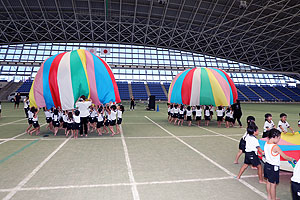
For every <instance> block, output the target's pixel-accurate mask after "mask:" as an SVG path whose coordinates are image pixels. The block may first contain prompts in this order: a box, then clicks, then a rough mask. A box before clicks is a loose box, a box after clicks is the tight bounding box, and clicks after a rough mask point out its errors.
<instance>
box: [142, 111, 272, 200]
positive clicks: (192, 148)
mask: <svg viewBox="0 0 300 200" xmlns="http://www.w3.org/2000/svg"><path fill="white" fill-rule="evenodd" d="M145 118H147V119H148V120H149V121H151V122H152V123H153V124H155V125H156V126H158V127H159V128H161V129H162V130H164V131H165V132H166V133H168V134H169V135H171V136H173V137H174V138H176V139H177V140H178V141H179V142H181V143H183V144H184V145H186V146H187V147H189V148H190V149H191V150H193V151H195V152H196V153H198V154H199V155H201V156H202V157H203V158H204V159H206V160H208V161H209V162H211V163H212V164H213V165H215V166H216V167H218V168H220V169H221V170H222V171H224V172H225V173H226V174H228V175H229V176H232V177H235V175H234V174H233V173H231V172H230V171H229V170H227V169H226V168H225V167H223V166H221V165H220V164H218V163H217V162H215V161H213V160H212V159H210V158H209V157H207V156H206V155H205V154H203V153H201V152H200V151H198V150H197V149H195V148H194V147H192V146H191V145H189V144H188V143H186V142H185V141H183V140H182V139H180V138H179V137H177V136H176V135H174V134H173V133H171V132H170V131H168V130H167V129H165V128H164V127H162V126H161V125H159V124H157V123H156V122H155V121H153V120H152V119H150V118H149V117H147V116H145ZM207 130H208V129H207ZM217 134H218V133H217ZM219 135H222V134H219ZM226 138H227V137H226ZM228 138H230V137H228ZM230 139H231V140H234V141H235V140H236V139H233V138H230ZM238 181H239V182H240V183H242V184H243V185H245V186H246V187H248V188H249V189H250V190H252V191H253V192H255V193H256V194H258V195H259V196H261V197H263V198H264V199H267V195H266V194H265V193H263V192H261V191H259V190H258V189H256V188H255V187H253V186H252V185H250V184H249V183H247V182H246V181H244V180H242V179H239V180H238Z"/></svg>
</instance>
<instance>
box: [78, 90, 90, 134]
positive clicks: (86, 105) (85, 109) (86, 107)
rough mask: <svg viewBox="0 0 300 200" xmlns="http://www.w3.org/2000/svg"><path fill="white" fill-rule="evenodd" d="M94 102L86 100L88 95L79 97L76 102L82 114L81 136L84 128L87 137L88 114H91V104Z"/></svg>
mask: <svg viewBox="0 0 300 200" xmlns="http://www.w3.org/2000/svg"><path fill="white" fill-rule="evenodd" d="M91 105H92V102H91V101H89V100H86V97H85V96H84V95H82V96H81V97H79V99H78V101H77V102H76V107H77V108H78V110H79V112H80V114H79V116H80V136H83V129H84V133H85V137H87V131H88V128H87V124H88V116H89V115H90V106H91Z"/></svg>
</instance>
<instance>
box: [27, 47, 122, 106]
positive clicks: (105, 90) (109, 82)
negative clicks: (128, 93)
mask: <svg viewBox="0 0 300 200" xmlns="http://www.w3.org/2000/svg"><path fill="white" fill-rule="evenodd" d="M81 95H85V96H86V97H88V98H90V99H91V100H92V101H93V103H94V104H96V105H99V104H100V103H102V104H105V103H109V102H116V103H119V102H121V100H120V95H119V90H118V86H117V84H116V81H115V78H114V75H113V73H112V71H111V69H110V67H109V66H108V64H107V63H106V62H105V61H104V60H102V59H101V58H99V57H98V56H96V55H94V54H92V53H90V52H89V51H86V50H83V49H78V50H75V51H71V52H65V53H60V54H57V55H54V56H51V57H49V58H48V59H46V60H45V61H44V62H43V63H42V65H41V67H40V69H39V70H38V72H37V74H36V77H35V79H34V82H33V84H32V86H31V90H30V93H29V100H30V104H31V106H36V107H39V108H41V107H47V108H48V109H49V108H52V107H54V106H55V107H61V108H62V109H63V110H69V109H72V108H74V104H75V102H76V101H77V99H78V98H79V97H80V96H81Z"/></svg>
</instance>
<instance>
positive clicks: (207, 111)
mask: <svg viewBox="0 0 300 200" xmlns="http://www.w3.org/2000/svg"><path fill="white" fill-rule="evenodd" d="M214 111H215V112H216V115H217V122H218V127H219V128H220V127H221V125H222V123H223V121H224V117H225V127H226V128H229V127H233V126H234V117H233V114H234V113H233V110H232V108H231V106H228V107H227V108H225V107H223V106H218V107H216V108H214V107H213V106H212V105H209V106H208V105H206V106H201V105H197V106H185V105H182V104H168V121H169V123H174V125H178V126H179V125H181V126H183V122H184V120H186V121H187V124H188V126H191V125H192V120H195V121H197V125H198V126H200V125H201V119H202V115H203V116H204V120H205V126H209V122H210V120H211V119H212V118H213V115H214Z"/></svg>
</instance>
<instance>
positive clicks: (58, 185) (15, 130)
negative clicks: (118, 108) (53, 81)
mask: <svg viewBox="0 0 300 200" xmlns="http://www.w3.org/2000/svg"><path fill="white" fill-rule="evenodd" d="M125 106H126V107H125V108H126V109H127V110H126V111H125V113H124V115H123V125H122V129H123V134H121V135H116V136H114V137H110V136H108V135H104V136H101V137H100V136H97V135H96V133H91V134H90V135H89V136H88V137H87V138H78V139H73V138H66V137H65V136H64V135H63V131H62V130H61V131H60V132H59V135H58V136H56V137H54V136H53V134H52V133H50V132H49V131H47V130H46V128H45V127H46V126H45V117H44V113H42V112H41V113H40V114H39V123H40V125H42V128H41V135H40V136H30V135H26V134H25V133H24V131H25V129H26V127H27V120H26V119H25V118H24V116H25V115H24V111H23V109H22V106H21V108H20V109H19V110H14V109H13V104H11V103H2V117H1V119H0V180H1V181H0V198H4V199H22V200H24V199H30V200H35V199H51V200H53V199H55V200H57V199H64V200H65V199H72V200H76V199H89V200H92V199H101V200H102V199H109V200H114V199H116V200H117V199H118V200H119V199H122V200H125V199H134V200H139V199H141V200H152V199H156V200H157V199H159V200H164V199H166V200H170V199H185V200H187V199H191V200H194V199H222V200H226V199H245V200H246V199H255V200H256V199H264V198H265V197H266V191H265V185H261V184H258V178H257V176H256V174H257V171H256V170H252V169H250V168H249V169H247V171H246V172H245V174H244V176H243V177H242V179H241V181H238V180H236V179H235V178H234V176H235V175H236V174H237V173H238V171H239V169H240V167H241V165H242V164H238V165H235V164H233V161H234V158H235V155H236V153H237V151H238V142H239V140H240V138H241V136H242V135H243V134H244V132H245V129H244V128H229V129H226V128H217V125H216V121H215V120H216V117H215V116H214V119H213V120H212V122H211V124H210V126H209V127H204V126H203V125H204V121H203V122H202V126H201V127H197V126H192V127H187V126H183V127H178V126H174V125H172V124H169V123H168V121H167V108H166V104H159V106H160V107H159V108H160V111H159V112H154V111H146V110H145V104H142V103H138V104H137V109H136V110H135V111H129V109H128V104H125ZM299 108H300V106H299V104H293V105H292V104H242V109H243V118H242V122H243V123H244V125H245V118H246V117H247V116H248V115H254V116H255V117H256V122H257V124H258V126H259V128H260V133H262V126H263V123H264V114H265V113H266V112H270V113H272V114H273V121H274V122H275V124H276V125H277V123H278V120H279V114H280V113H281V112H285V113H287V114H288V122H289V123H290V125H291V126H292V127H294V129H295V130H296V131H299V128H298V127H297V121H298V120H299V115H298V113H299V112H300V109H299ZM194 123H195V122H194ZM45 134H49V137H42V136H43V135H45ZM243 159H244V157H243V156H242V157H241V158H240V163H243ZM291 175H292V174H291V173H288V172H281V176H280V184H279V186H278V187H277V195H278V197H279V198H281V199H284V200H289V199H291V195H290V178H291Z"/></svg>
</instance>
